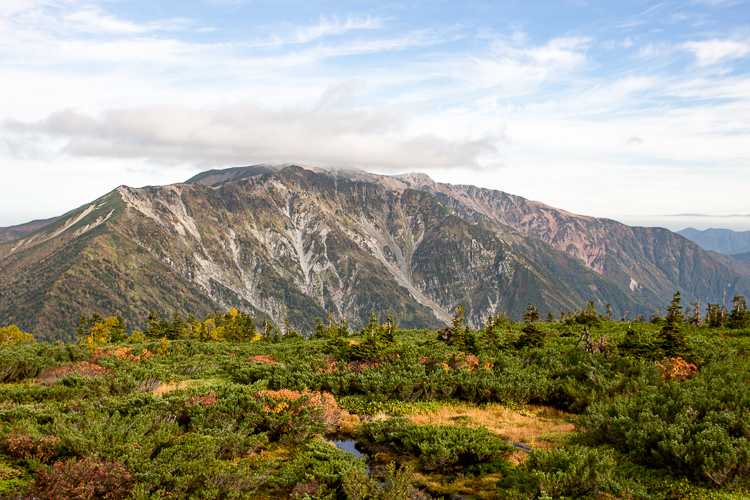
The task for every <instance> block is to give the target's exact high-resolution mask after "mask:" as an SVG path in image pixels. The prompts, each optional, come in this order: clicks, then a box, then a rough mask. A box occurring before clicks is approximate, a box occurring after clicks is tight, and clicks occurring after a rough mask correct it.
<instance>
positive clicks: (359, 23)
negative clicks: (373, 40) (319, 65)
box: [296, 14, 383, 43]
mask: <svg viewBox="0 0 750 500" xmlns="http://www.w3.org/2000/svg"><path fill="white" fill-rule="evenodd" d="M382 28H383V22H382V20H381V19H379V18H377V17H370V16H365V17H358V16H347V17H346V18H345V19H344V20H340V19H339V18H338V16H337V15H335V14H334V15H333V16H330V17H326V16H324V15H323V14H321V15H320V19H319V21H318V24H317V25H314V26H309V27H300V28H297V30H296V41H298V42H300V43H307V42H310V41H312V40H317V39H319V38H323V37H325V36H331V35H341V34H344V33H346V32H348V31H352V30H379V29H382Z"/></svg>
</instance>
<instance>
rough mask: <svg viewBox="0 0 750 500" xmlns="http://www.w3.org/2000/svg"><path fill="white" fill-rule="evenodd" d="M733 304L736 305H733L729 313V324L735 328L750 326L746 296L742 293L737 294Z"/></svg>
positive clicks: (749, 313)
mask: <svg viewBox="0 0 750 500" xmlns="http://www.w3.org/2000/svg"><path fill="white" fill-rule="evenodd" d="M732 304H733V305H734V307H732V312H731V313H730V314H729V321H728V322H727V323H728V324H727V326H729V328H732V329H735V330H736V329H740V328H747V327H748V326H750V312H748V310H747V304H746V303H745V297H744V296H742V295H735V296H734V298H733V299H732Z"/></svg>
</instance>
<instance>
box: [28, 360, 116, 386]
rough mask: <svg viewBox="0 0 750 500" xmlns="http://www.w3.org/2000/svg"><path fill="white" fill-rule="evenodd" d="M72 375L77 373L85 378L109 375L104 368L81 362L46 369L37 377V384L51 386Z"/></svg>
mask: <svg viewBox="0 0 750 500" xmlns="http://www.w3.org/2000/svg"><path fill="white" fill-rule="evenodd" d="M72 373H79V374H80V375H81V376H82V377H85V378H94V377H101V376H102V375H104V374H106V373H109V370H107V369H106V368H104V367H102V366H99V365H95V364H93V363H88V362H86V361H82V362H80V363H75V364H70V365H62V366H57V367H55V368H47V369H46V370H44V371H43V372H42V373H41V374H40V375H39V378H38V380H39V383H40V384H42V385H53V384H55V383H57V382H58V381H60V380H62V379H63V378H65V377H67V376H68V375H70V374H72Z"/></svg>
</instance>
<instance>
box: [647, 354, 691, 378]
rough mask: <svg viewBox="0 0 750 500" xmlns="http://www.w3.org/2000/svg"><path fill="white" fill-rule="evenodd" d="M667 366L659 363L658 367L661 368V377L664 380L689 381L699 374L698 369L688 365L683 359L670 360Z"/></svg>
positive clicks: (657, 363)
mask: <svg viewBox="0 0 750 500" xmlns="http://www.w3.org/2000/svg"><path fill="white" fill-rule="evenodd" d="M664 361H665V364H661V363H659V362H658V361H657V362H656V365H657V366H658V367H659V368H661V376H662V378H663V379H664V380H682V381H684V380H687V379H689V378H690V377H692V376H693V375H695V374H696V373H697V372H698V367H697V366H695V365H694V364H692V363H688V362H687V361H685V360H684V359H682V358H670V360H669V361H666V360H664Z"/></svg>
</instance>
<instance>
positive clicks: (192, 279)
mask: <svg viewBox="0 0 750 500" xmlns="http://www.w3.org/2000/svg"><path fill="white" fill-rule="evenodd" d="M208 184H210V185H208ZM608 224H609V225H608ZM615 225H616V226H615ZM620 226H622V225H617V223H614V222H612V221H603V222H602V221H601V220H599V219H593V218H586V217H579V216H575V215H572V214H568V213H566V212H561V211H558V210H555V209H553V208H551V207H546V206H544V205H542V204H538V203H535V202H529V201H527V200H524V199H522V198H519V197H514V196H511V195H507V194H505V193H500V192H497V191H490V190H481V189H478V188H473V187H468V186H449V185H444V184H437V183H434V182H432V181H431V180H430V179H429V178H428V177H426V176H422V175H410V176H399V177H381V176H374V175H371V174H364V173H360V172H347V171H342V172H334V173H331V172H325V171H314V170H312V169H303V168H300V167H295V166H289V167H286V168H281V169H280V168H274V167H251V168H250V169H248V170H243V169H232V170H231V171H230V172H222V171H218V172H217V171H213V172H208V173H206V174H205V175H199V176H196V178H194V179H193V182H191V183H186V184H176V185H171V186H159V187H147V188H140V189H135V188H129V187H124V186H123V187H120V188H118V189H117V190H116V191H114V192H112V193H110V194H108V195H106V196H104V197H102V198H100V199H99V200H96V201H95V202H94V203H92V204H90V205H87V206H85V207H81V208H80V209H78V210H76V211H74V212H71V213H70V214H67V215H66V216H65V217H63V218H61V219H60V220H58V221H56V222H54V223H52V224H50V225H48V226H45V227H44V228H42V229H40V230H38V231H36V232H35V233H33V234H30V235H28V236H26V237H24V238H22V239H19V240H16V241H13V242H10V243H6V244H4V245H0V290H1V291H0V324H9V323H16V324H18V325H19V326H22V327H23V328H26V329H27V330H28V331H33V332H34V333H35V335H36V336H37V338H42V339H53V338H64V339H70V338H71V336H72V332H73V329H74V326H75V324H76V323H77V320H78V318H79V317H80V315H81V314H87V315H90V314H92V313H93V312H97V313H98V314H101V315H103V316H108V315H112V314H122V315H123V316H124V317H125V319H126V320H128V321H129V323H130V324H131V325H133V326H136V327H139V326H141V325H140V324H138V322H139V321H142V320H143V318H145V317H146V316H147V315H148V312H149V310H150V309H152V308H153V309H157V310H163V311H167V312H172V311H176V312H179V313H181V314H182V315H183V316H186V315H187V314H189V313H194V314H196V315H197V316H201V315H204V314H206V313H207V312H210V311H211V310H213V309H224V308H230V307H237V308H240V309H243V310H245V311H248V312H250V313H251V314H253V315H254V317H256V318H257V319H258V320H260V319H261V318H262V316H263V315H267V316H269V317H270V318H272V319H273V320H274V321H276V322H279V323H280V322H283V321H284V318H286V317H288V318H289V320H290V322H291V323H292V325H294V326H295V327H296V328H298V329H300V330H302V331H307V332H310V331H312V330H313V328H314V324H315V321H316V318H318V317H321V318H325V317H326V316H327V314H328V312H331V313H333V315H334V316H335V317H337V318H338V317H345V318H346V319H347V320H348V321H349V322H350V324H352V325H354V326H355V327H356V326H358V325H360V324H362V323H365V322H366V321H367V320H368V318H369V315H370V312H371V310H374V311H376V312H377V313H378V314H381V315H384V314H387V313H393V314H394V316H395V317H396V318H397V320H398V322H399V323H400V324H401V325H402V326H404V327H420V326H421V325H425V326H428V327H438V326H440V325H442V324H444V323H445V322H447V321H449V319H450V317H451V316H452V315H453V313H454V312H455V310H456V307H457V306H458V304H463V305H464V307H465V308H466V310H467V318H468V320H469V322H470V323H471V324H473V325H474V326H477V327H478V326H479V325H480V324H481V323H482V322H483V321H484V319H485V318H486V317H487V315H488V314H497V313H498V312H503V311H508V312H509V313H510V314H511V315H512V316H514V317H516V318H520V316H521V315H522V313H523V310H524V309H525V307H526V305H527V303H529V302H532V303H534V304H535V305H537V306H538V307H539V308H540V311H541V312H542V314H546V313H547V311H551V312H553V313H554V314H558V313H559V312H560V311H561V310H571V309H573V308H576V307H581V306H583V305H584V304H585V302H586V301H588V300H594V301H595V302H596V303H597V304H598V305H600V306H601V307H602V309H603V306H604V305H605V304H607V303H610V304H612V306H613V309H614V311H615V314H616V315H622V314H624V313H625V311H629V312H630V313H631V314H635V313H644V314H648V313H650V312H653V311H654V310H655V309H656V304H657V303H659V304H661V303H663V302H664V301H662V302H656V301H659V300H661V299H662V298H663V297H666V296H667V295H668V296H669V297H671V294H672V293H673V292H674V290H676V289H678V287H679V289H684V283H682V281H685V279H684V278H685V276H684V273H683V271H682V270H683V269H684V268H685V267H684V263H685V261H686V260H687V259H688V256H689V257H690V258H692V259H693V261H694V262H695V264H694V265H693V268H696V267H701V269H704V268H710V269H712V270H715V269H718V268H719V267H720V266H722V264H720V263H716V262H714V261H711V257H710V256H708V255H703V254H700V252H696V251H695V248H692V247H685V245H684V243H685V242H687V240H684V239H683V238H681V237H679V236H675V235H673V234H672V233H668V232H667V233H668V234H662V233H660V232H659V231H650V232H649V231H647V230H641V229H639V228H628V227H626V226H622V227H620ZM613 227H614V228H616V229H617V231H618V232H617V233H616V234H610V233H608V232H607V231H610V232H611V231H613V229H612V228H613ZM644 231H645V233H644ZM642 233H643V234H642ZM687 243H689V242H687ZM649 245H650V246H649ZM679 245H682V246H679ZM693 247H695V246H694V245H693ZM633 249H637V252H635V256H634V255H633V254H632V253H631V254H627V253H626V250H630V251H631V252H632V251H633ZM704 253H705V252H704ZM678 257H679V259H680V260H679V262H680V266H682V267H680V266H677V267H676V268H675V269H677V274H676V275H675V276H672V275H670V274H669V273H668V272H666V271H663V269H670V267H669V266H670V262H672V261H673V260H674V259H677V258H678ZM670 259H672V260H670ZM701 259H706V261H705V262H703V261H701ZM665 260H666V261H667V262H665ZM706 262H708V263H706ZM627 266H630V267H627ZM711 266H713V267H711ZM717 266H718V267H717ZM724 267H726V266H724ZM625 268H627V272H625V271H624V270H623V269H625ZM656 271H658V272H659V273H661V274H658V273H656ZM724 271H726V272H725V274H721V273H720V272H719V273H717V276H718V278H716V279H734V280H735V282H736V283H738V285H742V286H746V283H744V282H742V281H741V280H742V279H744V278H742V277H741V276H735V275H733V274H731V270H729V269H728V268H726V270H724V269H723V268H722V272H724ZM649 273H655V275H656V277H653V276H651V277H649V275H648V274H649ZM727 273H728V274H727ZM688 278H690V277H689V276H688ZM690 279H692V278H690ZM681 280H682V281H681ZM675 283H680V284H679V285H678V286H674V284H675ZM691 283H692V282H691ZM691 286H692V285H691ZM670 287H672V288H670ZM748 289H750V286H749V287H748ZM669 297H667V300H668V298H669Z"/></svg>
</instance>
